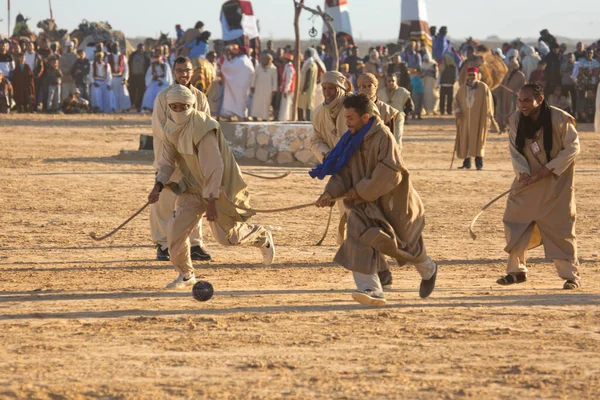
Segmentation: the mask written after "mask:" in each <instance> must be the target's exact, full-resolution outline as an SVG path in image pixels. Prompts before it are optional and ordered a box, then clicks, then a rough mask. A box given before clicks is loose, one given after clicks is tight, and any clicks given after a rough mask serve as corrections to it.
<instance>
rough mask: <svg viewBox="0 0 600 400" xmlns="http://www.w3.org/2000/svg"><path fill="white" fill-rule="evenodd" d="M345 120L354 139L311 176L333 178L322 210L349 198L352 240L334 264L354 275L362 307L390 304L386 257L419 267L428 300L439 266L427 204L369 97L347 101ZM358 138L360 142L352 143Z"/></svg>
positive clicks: (422, 289) (320, 201)
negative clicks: (426, 232) (427, 241)
mask: <svg viewBox="0 0 600 400" xmlns="http://www.w3.org/2000/svg"><path fill="white" fill-rule="evenodd" d="M344 115H345V118H346V123H347V126H348V129H349V132H348V133H347V134H346V135H348V136H347V137H344V138H342V139H341V140H340V142H338V145H337V146H336V148H335V149H334V150H332V152H331V153H330V155H329V156H328V159H326V160H325V161H324V163H323V164H321V165H319V166H317V168H315V169H314V170H313V171H311V176H313V173H314V172H315V171H317V173H316V174H315V175H314V176H317V177H319V178H322V177H324V176H325V175H331V178H330V180H329V182H328V183H327V185H326V187H325V191H324V193H323V194H322V195H321V196H320V197H319V199H318V200H317V206H319V207H327V206H329V207H330V206H332V205H333V204H332V201H333V199H335V198H338V197H342V196H345V198H344V204H345V206H346V207H347V208H348V210H349V211H348V235H347V238H346V239H345V240H344V242H343V243H342V245H341V247H340V249H339V250H338V252H337V254H336V256H335V258H334V261H335V262H337V263H339V264H341V265H343V266H344V267H345V268H347V269H349V270H351V271H352V273H353V276H354V280H355V282H356V286H357V288H358V291H356V292H354V293H353V294H352V297H353V298H354V300H356V301H357V302H359V303H361V304H370V305H383V304H385V303H386V300H385V298H384V294H383V289H382V282H381V273H382V272H385V271H389V270H388V265H387V260H386V258H385V256H389V257H392V258H394V259H396V261H397V262H398V264H399V265H401V266H402V265H405V264H413V265H415V267H416V268H417V271H418V272H419V274H420V275H421V279H422V280H421V286H420V290H419V295H420V296H421V297H422V298H426V297H428V296H429V295H430V294H431V293H432V292H433V290H434V288H435V281H436V277H437V264H436V263H435V262H433V261H432V260H431V259H430V258H429V257H428V256H427V253H426V251H425V245H424V243H423V237H422V232H423V228H424V226H425V212H424V208H423V203H422V202H421V199H420V197H419V195H418V193H417V192H416V190H415V189H414V188H413V186H412V184H411V181H410V173H409V172H408V170H407V169H406V167H405V166H404V162H403V161H402V156H401V155H400V151H399V149H398V146H396V142H395V140H394V137H393V136H392V134H391V132H390V130H389V128H387V127H386V126H385V125H384V123H383V121H382V120H381V119H380V118H379V117H377V114H376V112H375V110H374V106H373V103H372V102H371V101H370V100H369V98H368V97H367V96H366V95H364V94H357V95H351V96H348V97H346V98H345V99H344ZM355 135H356V136H355ZM354 136H355V137H356V138H358V139H355V138H354V140H359V142H358V143H352V141H353V137H354ZM349 142H350V143H349ZM353 146H354V147H353ZM332 162H333V164H332ZM388 273H389V272H388Z"/></svg>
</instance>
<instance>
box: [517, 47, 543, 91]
mask: <svg viewBox="0 0 600 400" xmlns="http://www.w3.org/2000/svg"><path fill="white" fill-rule="evenodd" d="M523 54H524V55H525V57H523V61H522V62H521V64H522V65H523V69H522V70H523V73H524V74H525V80H526V82H527V83H529V77H530V76H531V73H532V72H533V71H535V70H536V68H537V66H538V63H539V62H540V60H541V58H540V56H538V55H537V53H536V52H535V49H534V48H533V47H531V46H528V45H525V46H523Z"/></svg>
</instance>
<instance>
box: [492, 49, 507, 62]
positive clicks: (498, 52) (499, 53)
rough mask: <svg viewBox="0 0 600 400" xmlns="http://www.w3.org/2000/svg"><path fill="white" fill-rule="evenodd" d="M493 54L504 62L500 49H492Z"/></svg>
mask: <svg viewBox="0 0 600 400" xmlns="http://www.w3.org/2000/svg"><path fill="white" fill-rule="evenodd" d="M494 54H496V55H497V56H498V57H500V58H501V59H503V60H504V58H505V57H504V53H503V52H502V49H501V48H500V47H496V48H495V49H494Z"/></svg>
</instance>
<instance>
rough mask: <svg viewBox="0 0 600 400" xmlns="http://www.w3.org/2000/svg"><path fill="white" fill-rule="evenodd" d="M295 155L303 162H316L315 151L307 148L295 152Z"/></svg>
mask: <svg viewBox="0 0 600 400" xmlns="http://www.w3.org/2000/svg"><path fill="white" fill-rule="evenodd" d="M294 157H296V160H298V161H300V162H301V163H302V164H312V163H315V162H316V159H315V157H314V155H313V152H312V151H310V150H307V149H303V150H299V151H297V152H296V153H294Z"/></svg>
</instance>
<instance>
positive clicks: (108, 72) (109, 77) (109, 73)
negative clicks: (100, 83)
mask: <svg viewBox="0 0 600 400" xmlns="http://www.w3.org/2000/svg"><path fill="white" fill-rule="evenodd" d="M106 84H107V85H108V86H111V85H112V68H111V67H110V65H109V64H106Z"/></svg>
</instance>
